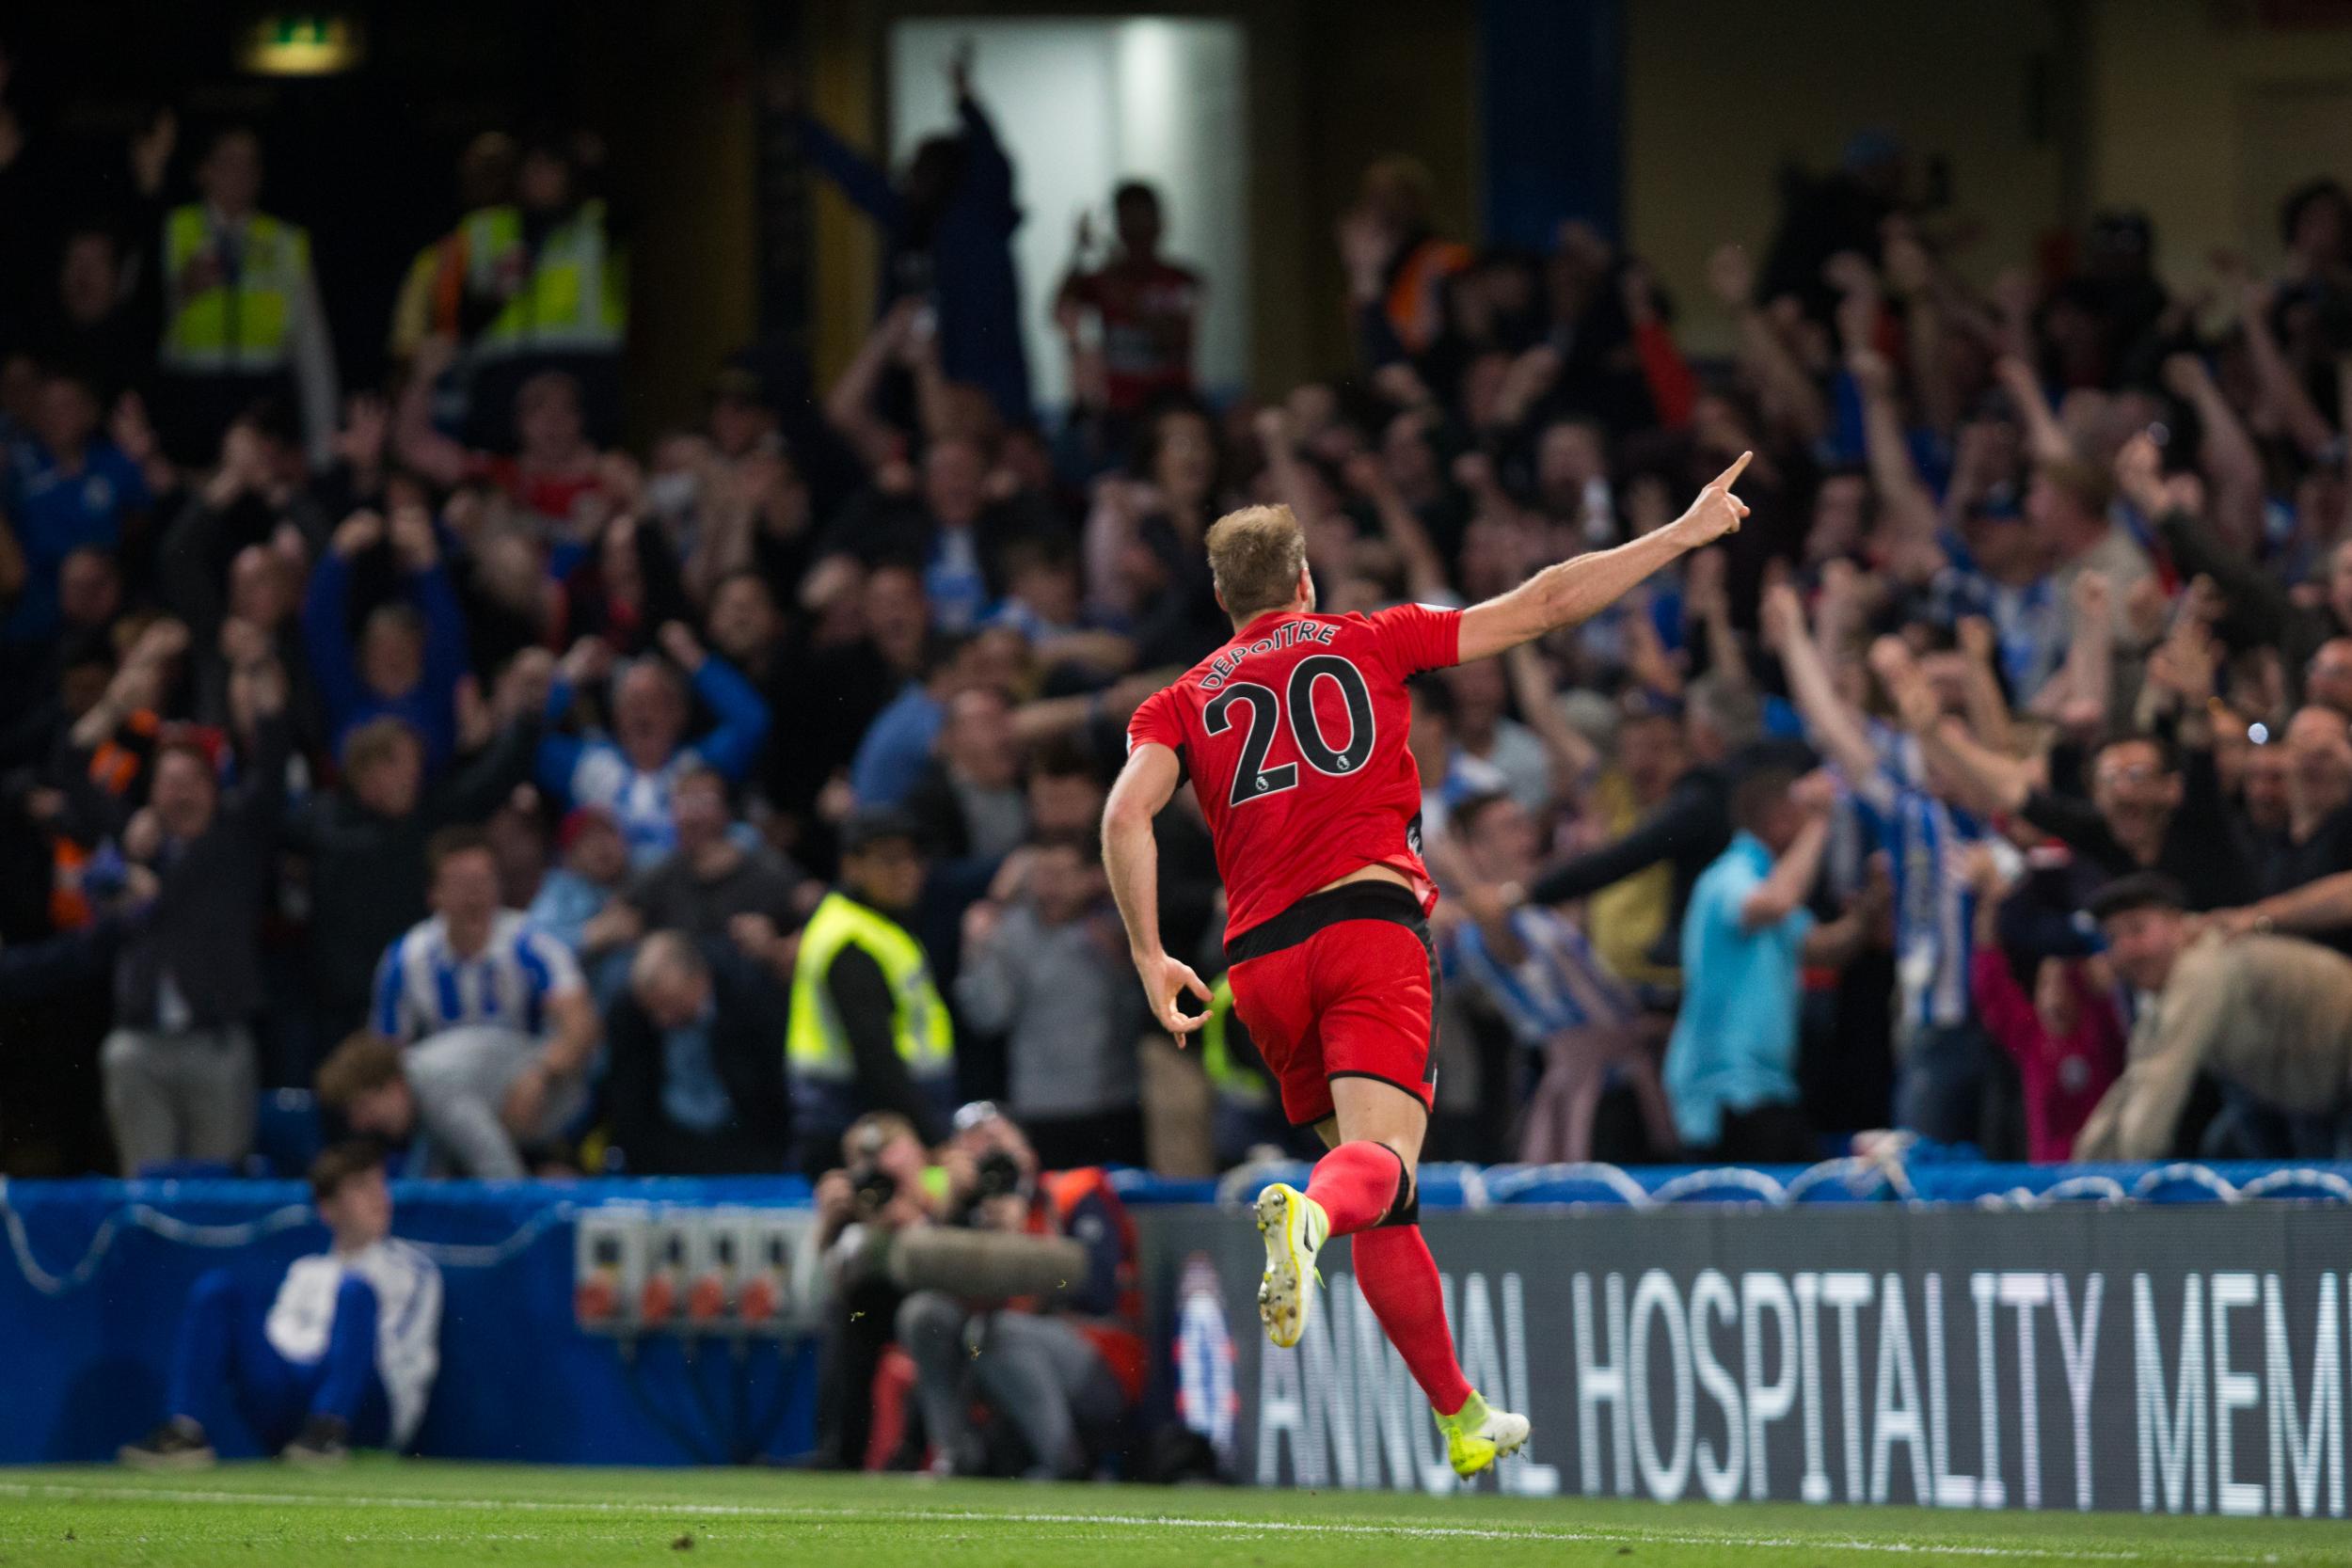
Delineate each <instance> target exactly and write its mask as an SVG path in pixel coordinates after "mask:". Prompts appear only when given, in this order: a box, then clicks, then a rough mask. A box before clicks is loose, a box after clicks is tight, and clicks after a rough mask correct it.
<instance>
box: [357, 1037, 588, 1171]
mask: <svg viewBox="0 0 2352 1568" xmlns="http://www.w3.org/2000/svg"><path fill="white" fill-rule="evenodd" d="M542 1053H543V1047H542V1046H541V1045H540V1043H539V1042H538V1041H537V1040H534V1039H532V1037H530V1036H529V1035H526V1034H523V1033H521V1032H520V1031H519V1030H515V1029H501V1028H497V1027H495V1026H493V1025H489V1024H479V1023H468V1024H460V1025H459V1026H458V1027H456V1028H454V1029H444V1030H442V1031H441V1032H440V1033H439V1034H437V1035H435V1036H433V1037H430V1038H429V1039H426V1040H423V1041H421V1042H420V1043H418V1044H416V1045H412V1046H409V1047H407V1048H405V1049H403V1048H402V1047H400V1046H397V1045H394V1044H393V1043H392V1042H391V1041H389V1040H388V1039H385V1038H384V1037H382V1036H380V1035H376V1034H373V1033H372V1032H370V1031H368V1030H365V1029H362V1030H360V1031H359V1032H358V1034H355V1035H353V1036H352V1037H350V1038H349V1039H346V1040H345V1041H343V1043H342V1045H341V1046H339V1047H337V1048H336V1050H335V1053H334V1054H333V1055H331V1056H329V1057H327V1058H326V1061H325V1062H324V1063H323V1064H321V1065H320V1068H319V1072H318V1080H317V1084H318V1097H319V1103H320V1104H322V1105H324V1106H326V1108H327V1109H329V1110H331V1111H335V1112H337V1113H339V1114H340V1115H341V1116H342V1118H343V1120H344V1121H345V1122H346V1123H348V1124H349V1125H350V1127H351V1130H352V1131H353V1132H359V1133H364V1134H366V1135H367V1136H369V1137H373V1138H378V1139H381V1140H383V1142H384V1143H386V1144H387V1145H389V1146H390V1147H392V1148H401V1147H403V1146H405V1147H406V1148H407V1149H408V1158H407V1161H406V1164H405V1167H404V1168H405V1171H406V1173H407V1174H408V1175H410V1176H421V1177H428V1178H439V1177H472V1178H474V1179H475V1180H483V1181H505V1180H517V1179H519V1178H521V1177H525V1176H528V1175H530V1174H531V1171H530V1167H529V1165H528V1164H527V1163H526V1161H525V1160H524V1157H523V1156H524V1151H525V1150H527V1149H532V1148H539V1147H540V1146H542V1145H546V1144H548V1143H551V1142H553V1141H554V1140H555V1139H556V1138H557V1137H559V1136H560V1135H561V1134H562V1132H563V1131H564V1128H565V1127H567V1126H569V1125H570V1124H571V1122H572V1119H573V1118H574V1117H578V1116H579V1115H580V1112H581V1111H583V1110H585V1109H586V1108H587V1103H588V1088H587V1085H585V1084H583V1083H581V1082H580V1081H579V1080H578V1079H576V1078H566V1079H563V1080H559V1081H558V1082H556V1083H555V1084H554V1085H552V1086H551V1087H550V1088H549V1091H548V1094H547V1095H546V1097H545V1098H544V1099H543V1100H542V1101H540V1103H539V1104H538V1105H537V1106H536V1107H535V1108H533V1109H532V1113H531V1117H530V1119H529V1120H528V1121H522V1122H517V1121H516V1119H515V1116H514V1112H513V1110H512V1109H511V1108H510V1102H509V1101H510V1093H511V1091H512V1090H513V1089H514V1087H515V1085H516V1080H518V1079H520V1078H521V1077H522V1076H523V1074H524V1073H525V1072H526V1071H528V1070H529V1069H531V1068H532V1066H533V1064H535V1063H537V1062H538V1061H539V1059H540V1057H541V1055H542Z"/></svg>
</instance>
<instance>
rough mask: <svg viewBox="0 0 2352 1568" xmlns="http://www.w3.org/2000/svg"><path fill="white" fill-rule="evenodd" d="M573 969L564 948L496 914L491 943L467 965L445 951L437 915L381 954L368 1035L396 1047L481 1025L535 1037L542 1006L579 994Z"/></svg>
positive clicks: (522, 919)
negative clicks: (393, 1042)
mask: <svg viewBox="0 0 2352 1568" xmlns="http://www.w3.org/2000/svg"><path fill="white" fill-rule="evenodd" d="M582 989H583V987H582V982H581V980H580V962H579V960H578V959H576V958H573V957H572V951H571V949H570V948H568V947H566V946H564V944H563V942H559V941H558V940H556V939H555V938H554V937H552V936H549V935H548V933H547V932H545V931H543V930H541V929H540V928H539V927H536V926H534V925H532V922H531V919H530V917H529V916H527V915H524V914H521V913H519V912H517V911H514V910H501V911H499V913H498V915H497V917H496V918H495V919H493V920H492V921H491V923H490V940H489V942H488V943H487V944H485V946H484V948H483V950H482V951H481V952H480V953H478V954H476V955H475V956H474V957H472V958H464V957H461V956H460V955H458V954H457V953H456V952H455V951H454V950H453V949H452V948H451V946H450V942H449V927H448V925H447V923H446V922H444V921H443V920H442V919H441V917H440V916H439V915H435V916H434V917H433V918H432V919H430V920H426V921H423V922H421V923H420V924H418V925H416V926H412V927H409V929H408V930H407V932H406V933H405V934H404V935H403V936H401V937H400V938H399V939H398V940H396V941H395V942H393V943H392V944H391V946H389V947H388V948H386V949H385V950H384V958H383V961H382V962H381V963H379V964H377V966H376V971H375V1008H374V1017H373V1022H374V1025H375V1032H376V1033H377V1034H379V1035H382V1036H383V1037H385V1038H387V1039H390V1040H396V1041H398V1042H399V1043H401V1044H402V1045H414V1044H415V1043H416V1042H417V1041H419V1040H421V1039H423V1038H425V1037H428V1036H431V1035H437V1034H439V1033H441V1032H442V1031H443V1030H445V1029H454V1028H457V1027H459V1026H460V1025H463V1024H488V1025H492V1026H494V1027H498V1028H504V1029H515V1030H519V1031H521V1032H522V1033H523V1034H526V1035H531V1036H534V1037H535V1036H537V1035H539V1034H541V1033H543V1032H544V1030H545V1028H546V1023H547V1002H548V998H549V997H551V996H561V995H564V994H566V993H569V992H574V991H579V990H582Z"/></svg>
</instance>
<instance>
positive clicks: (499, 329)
mask: <svg viewBox="0 0 2352 1568" xmlns="http://www.w3.org/2000/svg"><path fill="white" fill-rule="evenodd" d="M458 228H459V230H460V231H461V232H462V233H463V234H464V236H465V242H466V245H465V249H466V287H467V291H468V293H472V294H476V295H481V296H486V297H490V298H496V299H503V300H504V301H505V302H506V303H505V304H504V305H503V306H502V307H501V309H500V310H499V313H498V314H497V315H496V316H493V317H492V318H491V319H490V323H489V325H486V326H485V327H484V328H483V329H482V331H481V333H480V334H479V335H478V336H477V337H476V338H475V339H474V341H473V352H474V354H475V355H476V356H479V357H487V358H499V357H502V356H511V355H517V354H530V353H534V352H544V351H547V350H551V349H552V350H564V351H567V352H575V353H586V352H602V351H607V350H617V349H618V348H619V347H620V346H621V340H622V338H623V337H624V336H625V335H626V334H627V333H628V268H627V266H626V264H625V263H624V261H623V260H622V258H621V257H619V256H618V255H616V254H615V253H614V252H613V250H612V245H611V244H610V243H609V242H608V240H607V239H606V236H605V231H604V203H603V202H601V201H584V202H582V203H580V210H579V211H578V212H576V213H574V214H572V215H571V216H570V217H569V218H567V219H565V220H564V222H563V223H560V224H558V225H557V226H556V227H555V228H553V229H551V230H548V233H547V235H546V237H545V238H543V239H542V240H541V241H540V242H539V250H538V254H537V255H536V256H532V255H531V254H530V253H529V252H528V251H526V250H525V249H524V246H523V215H522V212H521V210H520V209H519V208H516V207H511V206H509V207H484V208H481V209H479V210H478V211H475V212H472V213H469V214H466V218H465V221H464V222H463V223H461V224H460V225H459V226H458ZM526 265H527V266H529V267H530V269H531V271H530V275H529V276H528V277H520V278H517V277H514V276H513V274H514V272H515V271H516V270H517V269H519V268H521V267H523V266H526Z"/></svg>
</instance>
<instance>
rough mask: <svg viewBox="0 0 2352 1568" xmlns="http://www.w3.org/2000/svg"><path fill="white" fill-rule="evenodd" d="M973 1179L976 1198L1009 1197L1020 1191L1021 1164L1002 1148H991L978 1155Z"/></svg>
mask: <svg viewBox="0 0 2352 1568" xmlns="http://www.w3.org/2000/svg"><path fill="white" fill-rule="evenodd" d="M973 1180H974V1193H973V1196H975V1197H977V1198H982V1199H985V1198H992V1197H1011V1196H1014V1195H1015V1194H1017V1193H1019V1192H1020V1191H1021V1166H1020V1164H1019V1163H1018V1162H1016V1161H1015V1160H1014V1159H1013V1157H1012V1156H1011V1155H1009V1154H1008V1153H1006V1152H1005V1151H1004V1150H1003V1149H1001V1148H997V1149H991V1150H990V1151H989V1152H988V1153H986V1154H983V1155H981V1156H980V1163H979V1167H978V1169H977V1170H976V1171H975V1172H974V1173H973Z"/></svg>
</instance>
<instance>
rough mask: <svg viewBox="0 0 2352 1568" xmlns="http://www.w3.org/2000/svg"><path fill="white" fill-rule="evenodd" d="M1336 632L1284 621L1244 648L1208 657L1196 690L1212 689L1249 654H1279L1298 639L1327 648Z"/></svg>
mask: <svg viewBox="0 0 2352 1568" xmlns="http://www.w3.org/2000/svg"><path fill="white" fill-rule="evenodd" d="M1339 631H1340V628H1339V627H1337V626H1330V625H1327V624H1326V623H1323V622H1319V621H1285V622H1283V623H1282V624H1281V625H1280V626H1277V627H1275V628H1274V635H1273V636H1271V637H1261V638H1260V639H1258V641H1255V642H1252V643H1250V644H1249V645H1248V647H1246V648H1227V649H1226V650H1225V651H1224V652H1223V653H1220V654H1218V655H1217V656H1216V657H1215V658H1214V659H1212V660H1210V662H1209V673H1207V674H1205V675H1202V676H1201V677H1200V689H1201V690H1203V691H1215V690H1216V689H1217V688H1218V687H1220V686H1223V685H1224V684H1225V683H1226V681H1227V680H1229V679H1231V678H1232V673H1233V672H1234V671H1236V670H1238V669H1240V668H1241V667H1242V663H1243V661H1244V660H1246V659H1248V658H1249V657H1251V656H1253V655H1256V654H1271V653H1279V651H1281V650H1282V649H1284V648H1292V647H1296V646H1297V645H1298V644H1299V643H1301V642H1320V643H1322V644H1324V645H1325V646H1326V647H1328V646H1329V645H1330V643H1331V640H1332V639H1333V638H1334V637H1337V636H1338V635H1339Z"/></svg>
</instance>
